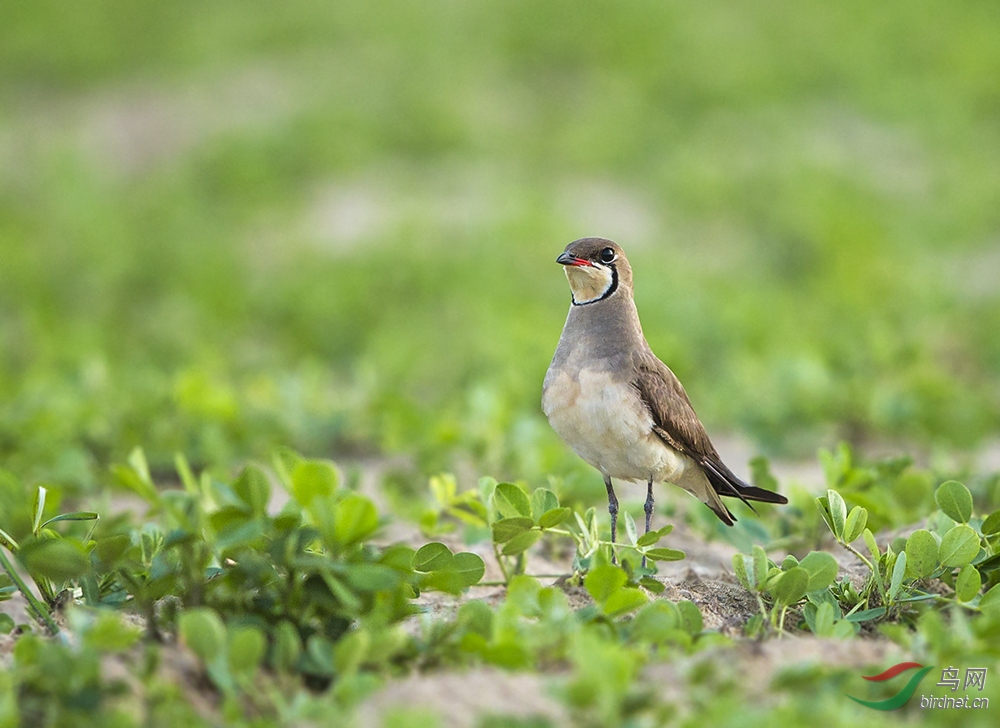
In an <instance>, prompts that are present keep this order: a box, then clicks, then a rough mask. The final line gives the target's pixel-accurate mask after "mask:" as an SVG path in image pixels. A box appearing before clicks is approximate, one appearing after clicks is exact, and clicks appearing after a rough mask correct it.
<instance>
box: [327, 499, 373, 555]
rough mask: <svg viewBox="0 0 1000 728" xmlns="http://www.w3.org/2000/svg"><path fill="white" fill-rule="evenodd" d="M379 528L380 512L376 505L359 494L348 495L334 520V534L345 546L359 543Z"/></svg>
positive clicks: (339, 505)
mask: <svg viewBox="0 0 1000 728" xmlns="http://www.w3.org/2000/svg"><path fill="white" fill-rule="evenodd" d="M377 528H378V510H377V509H376V508H375V504H374V503H372V502H371V501H370V500H368V499H367V498H365V497H364V496H363V495H359V494H358V493H348V494H347V495H346V496H345V497H344V499H343V500H342V501H340V503H338V504H337V508H336V511H335V514H334V519H333V529H334V530H333V532H334V536H335V537H336V539H337V542H338V543H340V544H344V545H349V544H354V543H357V542H359V541H361V540H363V539H364V538H366V537H367V536H370V535H371V534H372V533H374V532H375V530H376V529H377Z"/></svg>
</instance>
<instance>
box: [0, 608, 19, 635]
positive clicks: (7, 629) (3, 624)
mask: <svg viewBox="0 0 1000 728" xmlns="http://www.w3.org/2000/svg"><path fill="white" fill-rule="evenodd" d="M16 626H17V625H16V624H15V623H14V618H13V617H12V616H10V615H9V614H5V613H4V612H0V634H10V633H11V632H12V631H13V630H14V627H16Z"/></svg>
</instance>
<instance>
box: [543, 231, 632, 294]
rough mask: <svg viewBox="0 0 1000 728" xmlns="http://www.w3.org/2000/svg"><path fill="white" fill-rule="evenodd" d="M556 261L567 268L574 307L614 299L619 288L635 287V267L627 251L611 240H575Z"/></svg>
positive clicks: (628, 288) (567, 277)
mask: <svg viewBox="0 0 1000 728" xmlns="http://www.w3.org/2000/svg"><path fill="white" fill-rule="evenodd" d="M556 262H557V263H561V264H562V265H564V266H566V279H567V280H568V281H569V289H570V291H571V292H572V294H573V305H574V306H584V305H586V304H590V303H598V302H599V301H604V300H606V299H608V298H611V297H612V296H613V295H615V293H616V292H617V291H618V290H619V289H622V288H624V289H627V290H631V288H632V268H631V267H630V266H629V264H628V259H627V258H626V257H625V251H624V250H622V249H621V248H620V247H619V246H618V244H617V243H615V242H613V241H611V240H607V239H605V238H581V239H579V240H574V241H573V242H572V243H570V244H569V245H567V246H566V250H565V251H564V252H563V253H562V255H560V256H559V257H558V258H556Z"/></svg>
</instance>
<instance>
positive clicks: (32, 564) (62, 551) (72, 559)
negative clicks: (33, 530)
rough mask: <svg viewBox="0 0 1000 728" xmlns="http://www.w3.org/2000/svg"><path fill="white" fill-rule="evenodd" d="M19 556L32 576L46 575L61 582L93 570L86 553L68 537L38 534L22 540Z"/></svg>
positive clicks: (47, 577) (77, 577)
mask: <svg viewBox="0 0 1000 728" xmlns="http://www.w3.org/2000/svg"><path fill="white" fill-rule="evenodd" d="M17 558H18V560H19V561H20V562H21V563H22V564H24V568H25V569H27V570H28V573H29V574H31V576H32V577H33V578H36V577H38V576H43V577H45V578H46V579H51V580H52V581H54V582H58V583H62V582H66V581H72V580H74V579H79V578H80V577H81V576H83V575H84V574H86V573H87V572H88V571H90V559H89V558H88V556H87V553H86V552H85V551H84V550H83V547H82V546H80V545H79V544H78V543H76V542H75V541H72V540H70V539H66V538H35V539H31V540H29V541H26V542H25V543H23V544H21V548H20V549H18V552H17Z"/></svg>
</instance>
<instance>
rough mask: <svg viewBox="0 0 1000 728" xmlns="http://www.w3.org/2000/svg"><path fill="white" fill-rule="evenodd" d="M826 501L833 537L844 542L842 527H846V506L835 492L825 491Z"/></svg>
mask: <svg viewBox="0 0 1000 728" xmlns="http://www.w3.org/2000/svg"><path fill="white" fill-rule="evenodd" d="M826 500H827V504H828V505H829V508H830V522H831V525H832V529H833V535H834V536H836V537H837V540H838V541H843V540H844V527H845V526H846V525H847V504H846V503H844V499H843V497H842V496H841V495H840V493H838V492H837V491H835V490H828V491H826Z"/></svg>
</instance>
